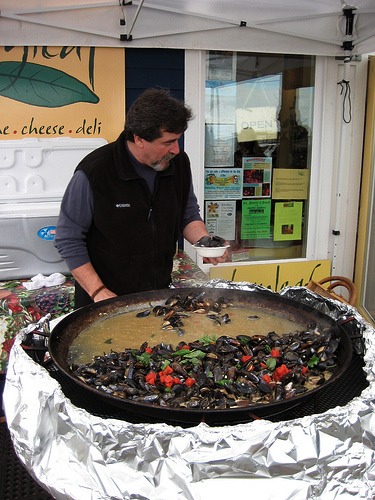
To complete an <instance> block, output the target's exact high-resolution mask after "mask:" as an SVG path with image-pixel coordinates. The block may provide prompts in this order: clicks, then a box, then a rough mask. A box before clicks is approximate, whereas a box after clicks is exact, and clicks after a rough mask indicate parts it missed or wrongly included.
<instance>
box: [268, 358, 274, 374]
mask: <svg viewBox="0 0 375 500" xmlns="http://www.w3.org/2000/svg"><path fill="white" fill-rule="evenodd" d="M266 365H267V368H268V369H269V370H271V371H273V370H274V369H275V368H276V359H275V358H268V359H267V361H266Z"/></svg>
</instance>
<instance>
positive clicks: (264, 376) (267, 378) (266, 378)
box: [262, 373, 272, 384]
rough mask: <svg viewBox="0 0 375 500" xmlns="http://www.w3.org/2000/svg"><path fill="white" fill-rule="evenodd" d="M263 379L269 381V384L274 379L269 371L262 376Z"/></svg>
mask: <svg viewBox="0 0 375 500" xmlns="http://www.w3.org/2000/svg"><path fill="white" fill-rule="evenodd" d="M262 379H263V380H264V381H265V382H267V384H269V383H270V382H271V381H272V379H271V377H270V376H269V375H268V373H265V374H264V375H263V376H262Z"/></svg>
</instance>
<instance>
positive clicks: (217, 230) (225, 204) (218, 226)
mask: <svg viewBox="0 0 375 500" xmlns="http://www.w3.org/2000/svg"><path fill="white" fill-rule="evenodd" d="M206 226H207V229H208V232H209V233H211V234H216V235H218V236H221V237H222V238H224V239H225V240H227V241H230V240H234V239H235V237H236V202H235V201H207V202H206Z"/></svg>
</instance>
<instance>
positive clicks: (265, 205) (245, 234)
mask: <svg viewBox="0 0 375 500" xmlns="http://www.w3.org/2000/svg"><path fill="white" fill-rule="evenodd" d="M270 235H271V200H243V201H242V219H241V239H243V240H250V239H251V240H256V239H261V238H270Z"/></svg>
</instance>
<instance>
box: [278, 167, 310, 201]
mask: <svg viewBox="0 0 375 500" xmlns="http://www.w3.org/2000/svg"><path fill="white" fill-rule="evenodd" d="M309 179H310V170H308V169H306V168H304V169H302V168H275V170H274V171H273V181H272V198H273V199H274V200H275V199H276V200H290V199H292V200H307V196H308V193H309Z"/></svg>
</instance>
